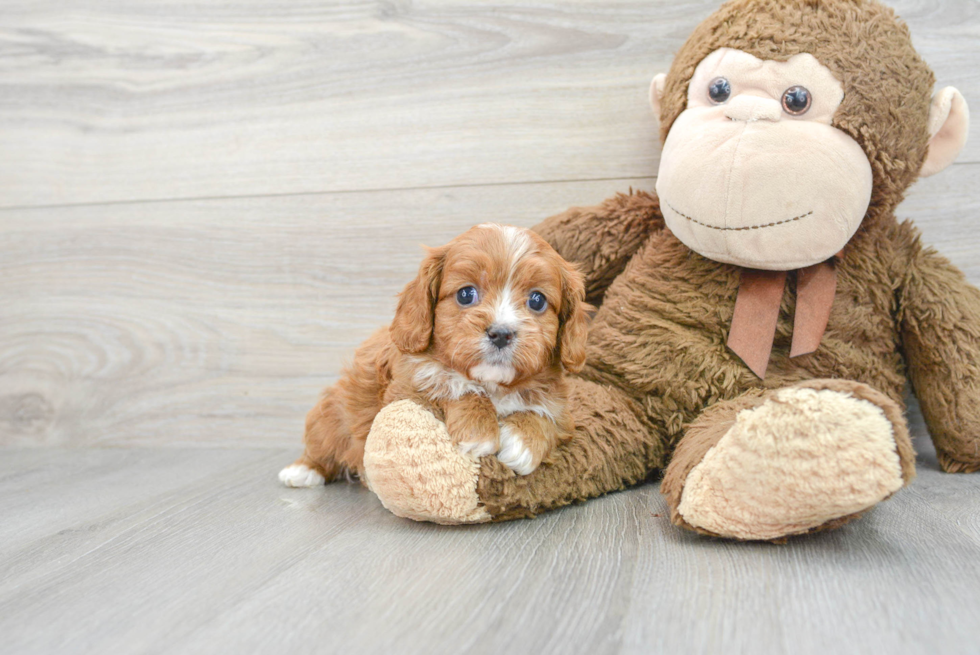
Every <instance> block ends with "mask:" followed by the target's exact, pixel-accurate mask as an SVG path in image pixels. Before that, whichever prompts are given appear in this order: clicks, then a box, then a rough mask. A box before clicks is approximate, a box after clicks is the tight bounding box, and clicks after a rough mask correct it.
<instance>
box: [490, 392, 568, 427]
mask: <svg viewBox="0 0 980 655" xmlns="http://www.w3.org/2000/svg"><path fill="white" fill-rule="evenodd" d="M489 396H490V400H491V402H493V406H494V408H496V410H497V416H498V417H499V418H504V417H505V416H510V415H511V414H516V413H518V412H534V413H535V414H538V415H539V416H544V417H546V418H550V419H552V420H554V416H555V412H554V409H553V408H552V407H549V406H548V405H549V403H547V401H544V400H542V401H540V402H532V401H529V400H528V399H527V398H525V397H524V395H523V394H521V393H519V392H514V393H508V394H493V393H491V394H489Z"/></svg>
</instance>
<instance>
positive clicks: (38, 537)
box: [0, 448, 295, 593]
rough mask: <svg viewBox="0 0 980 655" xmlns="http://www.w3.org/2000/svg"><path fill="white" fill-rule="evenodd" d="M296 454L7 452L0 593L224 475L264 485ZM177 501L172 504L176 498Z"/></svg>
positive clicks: (0, 509) (0, 496)
mask: <svg viewBox="0 0 980 655" xmlns="http://www.w3.org/2000/svg"><path fill="white" fill-rule="evenodd" d="M293 450H295V448H294V449H290V450H284V449H276V450H271V451H269V450H250V449H222V450H216V449H206V450H182V449H179V448H169V449H155V450H146V449H140V448H126V449H112V450H106V449H93V448H79V449H72V450H67V451H66V450H56V451H50V450H48V449H32V450H21V451H14V450H5V451H2V455H0V462H2V464H0V517H2V520H0V593H2V592H9V591H10V590H11V589H13V588H16V587H21V586H24V585H27V584H30V583H31V581H32V580H33V579H35V578H36V577H37V576H39V575H41V574H42V573H43V572H44V570H46V569H45V567H46V566H48V565H50V564H51V563H54V564H56V565H57V566H69V565H70V563H71V562H73V561H74V560H75V559H77V558H78V557H81V556H83V555H84V554H85V553H87V552H89V551H90V550H92V549H94V548H97V547H100V546H101V545H103V544H104V543H106V542H107V541H111V540H112V539H115V538H117V537H118V536H119V535H122V534H124V533H125V532H126V531H128V530H130V529H132V528H133V526H135V525H140V524H143V523H145V522H147V521H152V520H154V519H155V517H157V516H159V515H160V514H161V513H162V512H164V511H167V510H172V508H173V506H174V505H175V504H179V503H181V502H184V501H185V500H186V496H188V495H189V494H191V493H193V492H196V493H203V492H209V491H210V490H211V489H212V488H213V486H214V484H215V482H214V479H215V478H216V477H217V476H219V475H220V474H223V473H224V472H225V471H228V470H240V471H245V470H252V469H251V468H249V467H256V464H258V469H259V470H260V473H259V474H258V477H262V476H264V477H265V478H267V479H268V480H273V479H274V478H275V470H276V466H277V465H281V464H284V463H288V462H289V461H291V460H292V458H293V457H295V453H294V452H293ZM175 499H176V500H175Z"/></svg>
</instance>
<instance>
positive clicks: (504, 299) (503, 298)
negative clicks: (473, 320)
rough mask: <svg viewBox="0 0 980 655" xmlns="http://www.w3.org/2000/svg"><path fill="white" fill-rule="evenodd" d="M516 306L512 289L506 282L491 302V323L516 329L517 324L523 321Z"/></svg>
mask: <svg viewBox="0 0 980 655" xmlns="http://www.w3.org/2000/svg"><path fill="white" fill-rule="evenodd" d="M517 307H518V305H517V300H516V299H515V298H514V290H513V289H511V288H510V284H508V285H507V286H506V287H504V290H503V291H502V292H501V294H500V295H499V296H498V297H497V301H496V302H495V303H494V304H493V324H494V325H499V326H500V327H506V328H510V329H512V330H516V329H517V326H518V325H520V324H521V323H523V322H524V319H523V317H521V315H520V314H519V313H518V311H517Z"/></svg>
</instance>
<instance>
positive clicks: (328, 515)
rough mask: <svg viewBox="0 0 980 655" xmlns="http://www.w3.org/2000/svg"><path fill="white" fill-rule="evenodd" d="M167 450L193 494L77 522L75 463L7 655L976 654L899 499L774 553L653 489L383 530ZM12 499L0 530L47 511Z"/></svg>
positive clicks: (20, 598)
mask: <svg viewBox="0 0 980 655" xmlns="http://www.w3.org/2000/svg"><path fill="white" fill-rule="evenodd" d="M173 450H174V449H171V451H173ZM9 452H10V451H7V452H4V453H3V455H4V457H6V456H7V455H8V453H9ZM47 452H48V454H49V460H48V464H47V467H48V470H49V471H50V472H51V474H52V475H56V474H60V475H61V476H63V477H69V476H72V475H73V473H74V471H75V463H76V457H77V452H78V451H75V450H61V449H50V450H48V451H47ZM152 452H153V450H146V451H145V452H144V454H143V455H141V457H143V459H142V460H141V463H140V467H141V468H143V469H152V468H154V466H155V465H154V464H153V463H152V460H151V458H150V455H151V454H152ZM179 452H181V453H182V456H184V457H193V458H195V459H198V458H199V459H200V460H202V461H201V463H199V464H198V465H196V468H197V470H199V471H203V470H209V471H210V474H209V477H208V478H207V479H203V478H202V479H198V480H186V481H185V484H183V485H178V486H176V487H173V488H166V489H160V492H159V495H158V496H157V498H156V500H155V502H151V499H150V498H147V499H146V500H145V501H144V502H141V503H135V504H134V505H132V506H131V507H125V506H120V507H117V508H115V509H111V510H108V511H107V512H106V513H105V514H104V515H98V514H91V513H89V512H88V510H87V508H86V506H87V504H88V501H84V500H83V501H81V504H80V506H77V507H78V509H80V510H81V513H80V515H79V516H77V517H76V516H74V514H75V513H74V512H73V510H74V509H75V508H76V499H77V498H94V497H98V496H100V495H103V494H108V495H111V496H115V495H116V491H115V490H114V489H113V488H112V486H113V484H114V483H112V482H111V481H109V480H107V479H106V477H105V476H104V475H103V474H102V473H101V472H100V468H99V466H97V463H96V461H95V458H98V457H105V458H106V459H105V465H106V467H108V468H112V467H113V466H114V465H115V464H116V463H117V462H118V457H119V454H118V453H119V451H112V450H105V449H92V450H91V451H90V452H89V453H88V456H90V457H92V458H93V460H92V462H91V464H92V466H90V467H87V468H85V469H84V470H82V471H81V472H79V473H78V474H75V475H74V478H73V488H72V491H71V492H66V493H64V494H63V498H62V500H63V503H64V506H65V509H64V513H63V516H62V522H58V521H53V522H52V521H47V522H46V529H47V531H48V534H47V535H44V536H40V535H35V536H34V537H33V539H32V543H31V544H30V545H31V547H32V548H33V550H34V552H36V553H39V555H38V556H37V557H35V558H34V559H32V560H24V561H22V562H21V566H19V567H17V568H15V569H11V570H9V571H8V572H7V573H6V574H5V575H4V577H3V578H0V580H2V584H3V586H2V587H0V634H3V635H4V646H5V648H6V649H7V650H9V651H10V652H32V653H48V652H52V653H53V652H59V653H64V652H113V653H145V652H152V653H211V652H215V651H217V650H221V651H222V652H235V653H239V652H240V653H251V652H270V651H275V652H280V651H281V652H313V651H315V650H316V651H318V652H320V651H322V650H327V651H331V652H332V651H333V650H337V651H340V650H345V651H350V650H353V651H355V652H365V653H373V652H379V653H380V652H399V653H408V654H411V653H444V652H445V653H448V652H476V653H480V652H487V653H489V652H510V651H513V652H540V653H567V652H583V653H584V652H588V653H593V652H595V653H709V652H719V651H722V650H723V651H725V652H752V653H760V654H768V653H794V654H795V653H799V654H809V653H815V654H816V653H820V654H823V653H827V652H833V653H845V654H846V653H868V652H889V653H895V654H896V655H898V654H902V653H936V652H942V653H967V652H973V651H974V650H975V647H976V643H977V639H978V637H980V627H978V625H977V622H976V621H975V620H973V619H974V617H975V616H976V615H977V612H978V611H980V593H978V591H977V589H978V588H980V557H978V555H980V544H978V543H977V542H976V540H975V539H974V538H972V537H970V536H968V535H967V534H964V532H962V531H961V530H960V529H959V528H958V527H957V526H956V525H955V524H954V523H953V522H952V521H950V520H948V519H947V518H945V517H944V516H943V515H942V514H941V513H940V512H938V511H936V510H935V509H934V508H933V507H932V506H930V505H929V504H928V503H927V502H925V501H923V500H922V499H921V497H920V496H918V495H916V494H913V493H909V491H908V490H906V491H902V492H900V493H899V494H897V495H896V496H895V497H894V498H893V499H891V500H889V501H887V502H886V503H884V504H883V505H881V506H880V507H878V508H876V509H875V510H874V511H873V512H872V513H871V514H870V515H868V516H867V517H865V518H864V519H862V520H860V521H858V522H856V523H853V524H851V525H849V526H846V527H845V528H843V529H841V530H839V531H835V532H831V533H823V534H820V535H815V536H812V537H809V538H804V539H795V540H791V541H790V542H789V543H788V544H785V545H782V546H774V545H771V544H743V543H733V542H728V541H722V540H713V539H706V538H701V537H698V536H696V535H693V534H689V533H685V532H682V531H680V530H678V529H676V528H674V527H673V526H671V525H670V524H669V522H668V520H667V519H666V518H665V516H666V506H665V504H664V501H663V498H662V497H661V496H660V494H659V492H658V491H657V487H656V485H653V484H649V485H645V486H641V487H639V488H637V489H633V490H631V491H628V492H624V493H619V494H612V495H609V496H606V497H603V498H600V499H597V500H594V501H590V502H588V503H586V504H583V505H579V506H573V507H569V508H566V509H564V510H560V511H557V512H552V513H550V514H547V515H545V516H542V517H540V518H539V519H537V520H533V521H517V522H511V523H507V524H499V525H483V526H470V527H461V528H460V527H457V528H451V527H443V526H436V525H431V524H419V523H414V522H411V521H407V520H403V519H398V518H397V517H395V516H393V515H391V514H389V513H388V512H387V511H385V510H384V509H383V508H382V507H381V506H380V503H378V501H377V500H376V499H375V498H374V497H373V496H372V495H371V494H370V493H369V492H367V491H366V490H364V489H362V488H360V487H358V486H352V485H346V484H336V485H330V486H328V487H326V488H322V489H314V490H310V489H286V488H282V487H279V486H278V483H277V482H276V481H275V479H274V476H273V475H272V474H273V473H274V471H275V469H276V468H277V466H278V462H275V461H264V460H263V458H262V457H261V455H262V454H263V451H253V454H254V455H259V457H257V458H256V459H254V460H252V461H249V462H235V461H232V460H228V459H226V458H225V454H223V453H222V451H220V450H201V449H199V450H195V451H190V452H188V451H186V450H185V451H179ZM225 452H227V451H225ZM161 454H162V457H163V458H164V459H166V458H168V457H170V456H171V455H172V453H168V452H163V453H161ZM268 454H269V456H270V457H269V459H270V460H272V459H274V457H272V453H271V452H270V453H268ZM209 459H210V460H211V462H210V463H209V462H207V460H209ZM31 466H33V462H29V463H28V465H27V467H28V468H30V467H31ZM168 466H169V464H164V465H163V466H162V469H166V468H167V467H168ZM14 468H16V466H15V467H14ZM130 470H136V467H131V468H130ZM154 475H156V474H154ZM946 477H947V478H949V477H950V476H946ZM959 479H966V477H962V478H959ZM23 493H24V500H25V502H24V503H22V504H19V505H15V504H7V505H4V506H2V507H0V525H2V524H5V523H6V522H7V521H10V520H11V519H13V520H14V521H18V522H19V521H20V517H22V516H24V515H27V516H29V515H30V514H31V513H32V505H33V503H32V496H33V495H34V494H40V496H41V497H44V498H47V497H50V493H49V491H48V490H46V489H45V488H44V487H42V486H37V485H30V486H25V488H24V490H23ZM138 493H145V490H139V491H138ZM47 502H48V501H47V500H45V501H43V502H42V505H43V504H45V503H47ZM974 504H975V499H974ZM151 505H152V506H154V507H155V508H156V509H157V511H155V512H153V513H149V512H146V511H145V509H146V507H149V506H151ZM107 517H108V520H107ZM65 528H70V529H65ZM51 544H60V546H59V548H60V550H53V549H52V546H51ZM56 553H62V555H61V556H54V555H55V554H56Z"/></svg>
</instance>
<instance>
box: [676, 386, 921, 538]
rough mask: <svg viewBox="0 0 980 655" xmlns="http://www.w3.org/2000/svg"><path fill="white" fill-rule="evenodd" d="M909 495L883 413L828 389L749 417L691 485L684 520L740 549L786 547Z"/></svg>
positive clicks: (773, 401) (783, 394)
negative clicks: (775, 542)
mask: <svg viewBox="0 0 980 655" xmlns="http://www.w3.org/2000/svg"><path fill="white" fill-rule="evenodd" d="M902 485H903V480H902V470H901V465H900V462H899V457H898V453H897V452H896V445H895V439H894V434H893V427H892V423H891V422H890V421H889V420H888V419H887V418H886V417H885V413H884V412H883V411H882V409H881V408H880V407H878V405H875V404H874V403H871V402H868V401H867V400H861V399H859V398H856V397H854V396H852V395H851V394H848V393H843V392H839V391H831V390H827V389H821V390H817V389H808V388H789V389H783V390H781V391H779V392H777V393H776V394H775V396H773V397H772V398H770V399H769V400H767V401H765V402H764V403H763V404H762V405H759V406H758V407H755V408H753V409H747V410H743V411H741V412H740V413H739V414H738V417H737V418H736V420H735V423H734V424H733V425H732V427H731V428H730V429H729V430H728V432H726V433H725V435H724V436H723V437H722V438H721V440H720V441H719V442H718V443H717V444H716V445H715V446H714V447H712V448H711V449H710V450H709V451H708V452H707V453H706V454H705V456H704V459H702V460H701V462H700V463H699V464H698V465H697V466H695V467H694V468H693V469H692V470H691V472H690V474H689V475H688V477H687V480H686V482H685V485H684V491H683V495H682V496H681V502H680V505H679V506H678V511H679V512H680V514H681V516H682V517H683V519H684V521H686V522H687V523H688V524H690V525H691V526H693V527H695V528H698V529H700V530H704V531H707V532H710V533H713V534H716V535H721V536H725V537H733V538H736V539H778V538H780V537H784V536H787V535H791V534H798V533H801V532H807V531H808V530H811V529H813V528H816V527H818V526H821V525H823V524H825V523H827V522H829V521H832V520H834V519H838V518H841V517H845V516H849V515H853V514H856V513H859V512H861V511H863V510H865V509H867V508H869V507H871V506H872V505H874V504H876V503H878V502H879V501H881V500H883V499H885V498H887V497H888V496H890V495H891V494H893V493H895V492H896V491H898V490H899V489H900V488H901V487H902Z"/></svg>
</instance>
